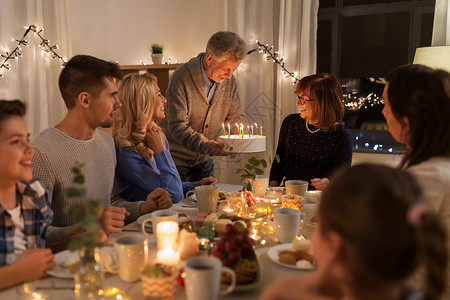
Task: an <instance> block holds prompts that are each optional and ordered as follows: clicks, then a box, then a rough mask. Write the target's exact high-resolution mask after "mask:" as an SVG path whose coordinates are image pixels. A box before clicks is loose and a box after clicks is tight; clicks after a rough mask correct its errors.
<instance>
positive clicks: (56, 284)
mask: <svg viewBox="0 0 450 300" xmlns="http://www.w3.org/2000/svg"><path fill="white" fill-rule="evenodd" d="M218 186H219V190H220V191H221V192H223V193H228V192H236V191H238V190H240V189H241V188H242V187H241V186H239V185H230V184H218ZM171 209H174V210H178V211H181V212H186V211H188V209H192V208H189V207H186V206H184V205H183V204H182V203H178V204H174V205H173V206H172V208H171ZM188 212H189V211H188ZM191 213H192V211H191ZM130 234H137V235H144V234H143V233H142V229H141V225H140V224H138V222H137V221H134V222H132V223H130V224H127V225H126V226H124V227H123V228H122V231H121V232H120V233H118V234H112V235H110V236H109V238H108V241H109V243H110V245H111V246H113V245H114V241H115V240H116V239H117V238H119V237H121V236H123V235H130ZM147 240H148V245H149V253H151V252H153V254H154V252H155V251H156V241H155V239H154V238H148V237H147ZM277 245H279V243H278V242H272V243H267V244H266V245H261V244H259V245H257V246H256V247H255V249H254V251H255V254H256V257H257V261H258V264H259V277H258V279H259V280H258V281H257V282H256V283H254V284H252V285H251V288H249V289H243V291H242V289H240V290H241V291H233V292H232V293H231V294H228V295H224V296H219V299H230V300H231V299H233V300H241V299H242V300H243V299H258V298H259V297H260V295H261V293H262V292H263V290H264V288H265V287H266V286H268V285H269V284H270V283H273V282H275V281H277V280H280V279H282V278H285V277H289V276H294V275H298V274H300V273H302V272H303V273H304V272H309V271H307V270H302V269H295V268H288V267H285V266H282V265H281V264H279V263H276V262H274V261H273V260H272V259H271V258H270V257H269V255H268V251H269V250H270V249H271V248H272V247H274V246H277ZM104 275H105V278H104V280H103V282H102V286H103V288H104V289H116V290H117V291H120V292H118V293H119V294H120V293H122V294H123V296H124V297H123V298H120V297H116V296H111V297H105V299H126V297H128V299H148V300H149V299H159V298H152V297H149V296H143V294H142V284H141V281H140V280H139V281H136V282H132V283H128V282H125V281H123V280H122V279H120V277H119V275H117V274H111V273H105V274H104ZM38 283H42V284H43V285H45V284H48V285H49V286H51V289H52V299H55V300H56V299H58V300H59V299H64V300H71V299H76V298H75V293H74V280H73V279H71V278H58V277H54V276H48V277H45V278H42V279H40V280H38ZM19 289H21V285H18V286H13V287H10V288H8V289H5V290H3V291H0V299H21V298H19V295H18V292H17V291H18V290H19ZM30 299H31V298H30ZM161 299H162V298H161ZM174 299H175V300H177V299H180V300H181V299H187V298H186V294H185V291H184V287H183V286H182V284H178V286H177V290H176V294H175V297H174Z"/></svg>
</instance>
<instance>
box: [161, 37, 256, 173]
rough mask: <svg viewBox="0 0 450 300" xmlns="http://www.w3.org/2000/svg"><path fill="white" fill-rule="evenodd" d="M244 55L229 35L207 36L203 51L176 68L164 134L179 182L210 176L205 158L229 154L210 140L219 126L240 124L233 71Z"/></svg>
mask: <svg viewBox="0 0 450 300" xmlns="http://www.w3.org/2000/svg"><path fill="white" fill-rule="evenodd" d="M246 55H247V50H246V45H245V42H244V41H243V40H242V39H241V38H240V37H239V36H238V35H237V34H235V33H233V32H224V31H220V32H217V33H215V34H214V35H212V36H211V38H210V39H209V41H208V44H207V46H206V51H205V52H203V53H200V54H199V55H198V56H197V57H194V58H192V59H191V60H189V61H188V62H187V63H185V64H183V65H182V66H180V67H179V68H178V69H177V70H175V72H174V73H173V75H172V78H171V80H170V83H169V87H168V88H167V105H166V109H165V111H166V116H167V117H166V118H165V119H164V120H162V121H161V123H160V125H161V127H162V128H163V130H164V133H165V134H166V136H167V139H168V141H169V144H170V150H171V154H172V157H173V160H174V162H175V164H176V166H177V169H178V172H179V173H180V177H181V180H182V181H199V180H201V179H202V178H205V177H209V176H214V162H213V160H212V159H211V157H210V156H211V155H221V156H224V155H230V153H229V152H227V151H226V149H224V145H223V143H219V142H216V141H215V140H216V139H217V138H218V136H219V134H220V131H221V130H222V123H231V124H234V123H245V122H246V121H245V119H244V118H243V116H242V114H241V112H240V103H239V95H238V91H237V84H236V78H235V77H234V76H233V72H234V71H235V70H236V69H237V68H238V67H239V64H240V63H241V61H242V59H244V57H245V56H246Z"/></svg>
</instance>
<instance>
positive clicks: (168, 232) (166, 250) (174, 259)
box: [156, 221, 180, 266]
mask: <svg viewBox="0 0 450 300" xmlns="http://www.w3.org/2000/svg"><path fill="white" fill-rule="evenodd" d="M177 239H178V223H177V222H173V221H164V222H159V223H158V224H157V225H156V248H157V250H158V252H157V254H156V256H157V258H156V260H157V261H158V262H159V263H161V264H165V265H169V266H173V265H176V264H178V262H179V261H180V253H179V252H178V251H177Z"/></svg>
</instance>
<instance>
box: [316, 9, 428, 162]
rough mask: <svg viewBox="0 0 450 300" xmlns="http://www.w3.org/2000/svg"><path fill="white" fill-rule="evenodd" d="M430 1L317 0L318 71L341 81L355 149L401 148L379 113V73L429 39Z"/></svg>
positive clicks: (406, 58)
mask: <svg viewBox="0 0 450 300" xmlns="http://www.w3.org/2000/svg"><path fill="white" fill-rule="evenodd" d="M434 4H435V3H434V0H420V1H419V0H410V1H404V0H403V1H401V0H326V1H324V0H321V1H320V7H319V25H318V33H317V34H318V36H317V72H318V73H322V72H323V73H331V74H334V75H335V76H336V77H337V78H338V79H339V80H340V81H341V83H342V85H343V90H344V94H345V98H346V99H345V102H346V115H345V117H344V122H345V123H346V126H347V128H349V129H350V130H351V131H352V134H353V137H354V139H355V140H354V147H355V149H354V150H355V151H374V150H376V151H378V152H380V151H381V152H384V151H387V152H388V153H392V152H394V153H398V152H403V151H404V150H405V149H404V146H402V145H399V144H397V143H395V141H394V140H393V138H392V137H391V136H390V134H389V133H388V132H387V125H386V124H385V120H384V117H383V115H382V114H381V110H382V108H383V104H382V99H381V95H382V91H383V88H384V83H383V80H382V77H383V76H385V75H386V74H387V73H388V72H389V71H390V70H392V69H394V68H395V67H397V66H400V65H403V64H407V63H412V61H413V59H414V53H415V50H416V48H418V47H425V46H430V45H431V35H432V27H433V17H434ZM356 137H358V139H357V140H356ZM377 139H379V141H378V142H377ZM366 140H370V141H366ZM356 141H358V142H356ZM367 144H368V145H369V146H366V145H367ZM380 145H383V147H380ZM385 145H389V146H388V147H385ZM361 148H362V149H361ZM389 149H392V150H391V151H389Z"/></svg>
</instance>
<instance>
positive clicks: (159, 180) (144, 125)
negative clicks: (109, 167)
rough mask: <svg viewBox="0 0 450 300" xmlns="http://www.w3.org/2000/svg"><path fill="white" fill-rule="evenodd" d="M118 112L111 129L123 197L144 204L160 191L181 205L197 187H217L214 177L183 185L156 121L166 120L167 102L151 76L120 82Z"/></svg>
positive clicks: (131, 78)
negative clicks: (154, 191) (147, 198)
mask: <svg viewBox="0 0 450 300" xmlns="http://www.w3.org/2000/svg"><path fill="white" fill-rule="evenodd" d="M118 97H119V99H120V101H121V102H122V107H121V108H120V109H118V111H117V113H116V117H115V119H114V124H113V128H112V136H113V138H114V142H115V143H116V147H117V149H116V150H117V151H116V156H117V167H116V180H117V186H118V189H119V194H120V196H121V197H123V198H124V199H126V200H128V201H141V200H142V199H145V197H146V196H145V195H148V193H149V192H152V191H153V190H155V189H156V188H158V187H160V188H163V189H165V190H167V191H168V192H169V193H170V194H171V196H172V202H174V203H176V202H180V201H181V200H182V199H183V198H184V195H185V193H186V192H187V191H189V190H192V189H193V188H194V187H195V186H197V185H204V184H215V183H216V182H217V180H216V179H215V178H214V177H208V178H203V179H202V180H200V181H198V182H181V179H180V175H179V174H178V171H177V169H176V167H175V164H174V162H173V160H172V156H171V155H170V152H169V144H168V142H167V139H166V137H165V135H164V133H163V132H162V130H161V129H160V128H159V127H158V126H157V125H156V123H155V121H157V120H161V119H164V118H165V114H164V104H165V103H166V102H167V101H166V99H165V98H164V96H163V95H162V94H161V91H160V89H159V87H158V84H157V80H156V77H155V76H153V75H150V74H143V75H139V74H129V75H127V76H125V77H124V78H123V80H122V81H120V82H119V85H118Z"/></svg>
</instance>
